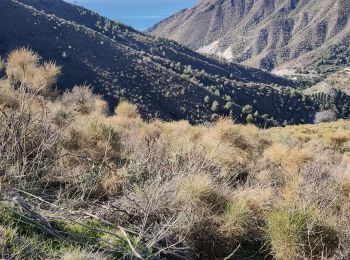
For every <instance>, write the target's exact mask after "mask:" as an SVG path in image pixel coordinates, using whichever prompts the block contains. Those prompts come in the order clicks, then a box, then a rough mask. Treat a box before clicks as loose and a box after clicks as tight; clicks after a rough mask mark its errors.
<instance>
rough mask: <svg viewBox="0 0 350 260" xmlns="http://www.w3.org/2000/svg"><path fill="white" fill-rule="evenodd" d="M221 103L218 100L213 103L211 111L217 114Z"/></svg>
mask: <svg viewBox="0 0 350 260" xmlns="http://www.w3.org/2000/svg"><path fill="white" fill-rule="evenodd" d="M219 105H220V104H219V102H217V101H216V100H215V101H214V102H213V104H212V106H211V110H212V111H213V112H217V111H218V110H219Z"/></svg>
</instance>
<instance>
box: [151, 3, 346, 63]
mask: <svg viewBox="0 0 350 260" xmlns="http://www.w3.org/2000/svg"><path fill="white" fill-rule="evenodd" d="M349 16H350V1H348V0H334V1H329V0H201V1H200V2H199V4H198V5H196V6H195V7H193V8H191V9H188V10H183V11H181V12H179V13H178V14H175V15H173V16H172V17H169V18H168V19H166V20H164V21H162V22H160V23H159V24H157V25H155V26H154V27H153V28H151V29H150V30H149V31H150V32H151V33H152V34H154V35H158V36H162V37H166V38H170V39H173V40H176V41H178V42H180V43H183V44H187V45H189V46H191V47H192V48H194V49H197V50H199V51H200V52H203V53H210V54H216V55H218V56H222V57H224V58H227V59H230V60H234V61H238V62H243V63H244V64H247V65H252V66H256V67H260V68H264V69H273V68H275V67H278V66H282V65H288V66H291V65H297V66H300V65H304V64H305V63H308V62H312V61H313V60H315V59H317V57H319V55H320V53H321V52H323V51H324V50H325V49H326V48H328V47H329V46H331V45H333V44H338V43H340V42H342V41H345V40H347V39H349V35H350V24H349V22H348V21H349ZM290 61H292V63H290ZM288 63H289V64H288Z"/></svg>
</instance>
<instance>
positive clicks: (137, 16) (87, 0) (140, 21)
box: [66, 0, 198, 31]
mask: <svg viewBox="0 0 350 260" xmlns="http://www.w3.org/2000/svg"><path fill="white" fill-rule="evenodd" d="M66 1H67V2H70V3H74V4H77V5H80V6H84V7H86V8H88V9H90V10H93V11H96V12H98V13H99V14H101V15H103V16H106V17H108V18H110V19H112V20H118V21H120V22H123V23H125V24H128V25H131V26H133V27H134V28H136V29H138V30H140V31H143V30H145V29H147V28H149V27H151V26H152V25H154V24H156V23H157V22H159V21H161V20H163V19H164V18H166V17H168V16H170V15H172V14H174V13H176V12H178V11H180V10H182V9H184V8H188V7H191V6H193V5H194V4H195V3H196V2H197V1H198V0H66Z"/></svg>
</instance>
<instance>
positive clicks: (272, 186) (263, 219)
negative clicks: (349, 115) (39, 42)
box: [0, 49, 350, 259]
mask: <svg viewBox="0 0 350 260" xmlns="http://www.w3.org/2000/svg"><path fill="white" fill-rule="evenodd" d="M4 70H5V74H6V76H5V77H4V78H3V79H2V80H1V81H0V91H1V95H0V178H1V179H0V180H1V204H0V205H1V206H0V208H1V210H0V245H1V246H0V258H4V259H13V258H17V259H38V258H44V259H48V258H49V259H246V258H253V259H265V258H268V259H271V258H272V259H327V258H332V257H333V258H334V259H348V258H349V257H350V243H349V241H350V227H349V225H348V223H349V221H350V200H349V196H350V177H349V176H350V124H349V122H348V121H339V122H334V123H327V124H319V125H304V126H288V127H285V128H272V129H265V130H264V129H258V128H256V127H255V126H253V125H246V126H243V125H236V124H234V123H233V122H232V121H231V120H229V119H224V118H222V119H218V120H217V121H216V123H214V124H213V125H209V126H201V125H199V126H191V125H190V124H189V123H188V122H186V121H179V122H168V123H165V122H161V121H158V120H154V121H152V122H144V121H143V120H142V119H141V118H140V116H139V114H138V111H137V107H136V106H135V105H132V104H129V103H127V102H121V103H120V104H119V106H118V107H117V108H116V110H115V113H114V114H113V115H107V114H108V109H107V105H106V102H105V101H103V100H102V99H101V98H100V97H98V96H95V95H93V93H92V92H91V90H90V88H89V87H88V86H76V87H74V88H73V89H72V90H71V91H67V92H65V93H63V94H62V95H60V94H57V93H55V91H53V89H54V86H55V82H56V79H57V77H58V76H59V74H60V70H61V69H60V68H59V67H58V66H56V65H55V64H54V63H50V62H49V63H45V62H42V60H41V59H40V57H38V55H36V54H35V53H33V52H31V51H29V50H27V49H20V50H17V51H14V52H12V53H11V54H10V55H9V57H8V58H7V60H6V61H5V64H4ZM50 88H51V90H50ZM245 110H246V111H247V112H249V111H251V107H248V106H247V107H245Z"/></svg>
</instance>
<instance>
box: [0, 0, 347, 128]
mask: <svg viewBox="0 0 350 260" xmlns="http://www.w3.org/2000/svg"><path fill="white" fill-rule="evenodd" d="M0 23H1V27H0V55H1V56H2V57H4V56H5V55H6V54H7V53H9V52H10V51H11V50H13V49H14V48H16V47H20V46H28V47H30V48H32V49H33V50H34V51H37V52H38V53H39V54H40V55H41V56H42V57H43V58H44V59H45V60H48V59H49V60H54V61H56V62H57V63H58V64H59V65H61V66H62V67H63V76H62V77H61V79H60V81H59V83H58V87H59V89H66V88H71V87H73V86H74V85H75V84H83V83H87V84H91V85H92V86H93V87H94V91H95V92H96V93H98V94H100V95H102V96H103V97H104V98H105V99H106V100H107V101H108V102H109V104H110V106H111V107H113V106H114V105H115V104H116V103H117V102H119V100H120V99H127V100H129V101H131V102H133V103H135V104H137V105H138V107H139V110H140V112H141V115H142V116H143V117H144V118H155V117H159V118H161V119H164V120H181V119H186V120H189V121H190V122H192V123H201V122H205V121H211V120H213V119H215V118H217V117H218V116H230V117H232V119H234V120H236V121H238V122H242V123H245V122H249V123H255V124H258V125H261V126H271V125H281V124H283V123H288V124H299V123H306V122H313V120H314V118H315V115H316V113H317V112H318V110H319V107H318V105H317V104H316V105H315V102H314V101H313V98H312V97H311V96H310V97H309V96H307V95H304V94H303V93H302V92H300V91H298V90H296V89H294V87H295V86H294V83H293V82H292V81H290V80H287V79H284V78H281V77H277V76H274V75H272V74H270V73H267V72H264V71H261V70H259V69H253V68H248V67H245V66H242V65H237V64H235V63H227V62H221V61H219V60H217V59H214V58H209V57H206V56H203V55H200V54H198V53H197V52H194V51H192V50H190V49H189V48H187V47H184V46H183V45H180V44H177V43H176V42H174V41H171V40H166V39H158V38H156V37H154V36H149V35H145V34H143V33H140V32H138V31H136V30H134V29H133V28H131V27H128V26H125V25H123V24H120V23H116V22H113V21H111V20H109V19H107V18H104V17H101V16H100V15H98V14H96V13H94V12H91V11H89V10H86V9H84V8H82V7H78V6H75V5H72V4H68V3H66V2H63V1H61V0H1V1H0ZM347 97H348V96H345V98H347ZM342 102H343V99H342ZM345 112H346V113H348V112H347V111H345ZM349 113H350V111H349ZM343 114H344V113H343ZM343 114H342V116H343Z"/></svg>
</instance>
